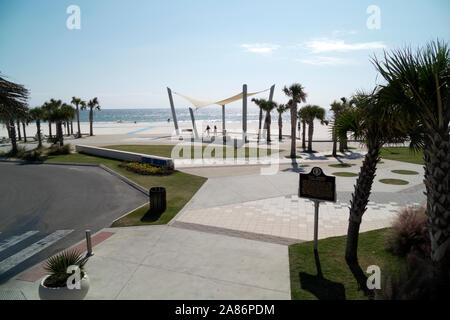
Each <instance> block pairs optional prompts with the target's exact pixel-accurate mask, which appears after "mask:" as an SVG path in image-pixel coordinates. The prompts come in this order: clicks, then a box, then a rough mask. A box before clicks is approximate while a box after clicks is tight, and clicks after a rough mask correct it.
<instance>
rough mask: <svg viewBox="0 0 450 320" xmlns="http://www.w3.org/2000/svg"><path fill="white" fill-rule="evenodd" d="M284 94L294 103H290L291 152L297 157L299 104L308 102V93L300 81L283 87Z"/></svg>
mask: <svg viewBox="0 0 450 320" xmlns="http://www.w3.org/2000/svg"><path fill="white" fill-rule="evenodd" d="M283 92H284V94H286V95H287V96H288V97H290V98H292V104H291V105H290V109H291V153H290V157H291V158H295V157H296V139H297V138H296V131H295V130H296V124H297V104H299V103H301V102H306V97H307V94H306V93H305V91H304V88H303V86H302V85H301V84H299V83H294V84H292V85H291V86H290V87H289V88H288V87H284V88H283Z"/></svg>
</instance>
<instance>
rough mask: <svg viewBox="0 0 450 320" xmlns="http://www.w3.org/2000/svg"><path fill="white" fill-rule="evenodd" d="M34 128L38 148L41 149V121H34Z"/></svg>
mask: <svg viewBox="0 0 450 320" xmlns="http://www.w3.org/2000/svg"><path fill="white" fill-rule="evenodd" d="M36 128H37V136H38V148H41V147H42V137H41V120H39V119H36Z"/></svg>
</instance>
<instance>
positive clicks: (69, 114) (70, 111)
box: [61, 104, 75, 136]
mask: <svg viewBox="0 0 450 320" xmlns="http://www.w3.org/2000/svg"><path fill="white" fill-rule="evenodd" d="M61 108H62V109H63V111H64V113H65V115H66V118H65V119H64V121H65V122H66V124H67V135H68V136H69V135H70V130H69V124H70V122H71V121H72V120H73V118H75V108H74V107H72V106H71V105H68V104H63V105H62V106H61Z"/></svg>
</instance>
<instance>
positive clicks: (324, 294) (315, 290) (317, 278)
mask: <svg viewBox="0 0 450 320" xmlns="http://www.w3.org/2000/svg"><path fill="white" fill-rule="evenodd" d="M314 259H315V260H316V268H317V275H310V274H308V273H305V272H300V274H299V276H300V285H301V288H302V289H303V290H306V291H308V292H310V293H312V294H313V295H315V296H316V297H317V299H319V300H345V288H344V285H343V284H342V283H339V282H334V281H331V280H328V279H326V278H324V277H323V274H322V268H321V266H320V260H319V253H318V252H317V251H314Z"/></svg>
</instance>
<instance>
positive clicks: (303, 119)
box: [297, 109, 306, 151]
mask: <svg viewBox="0 0 450 320" xmlns="http://www.w3.org/2000/svg"><path fill="white" fill-rule="evenodd" d="M303 112H304V111H303V110H302V109H300V110H298V113H297V116H298V119H299V121H300V122H301V124H302V128H303V130H302V149H303V151H305V150H306V115H305V114H303ZM299 130H300V129H299Z"/></svg>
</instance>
